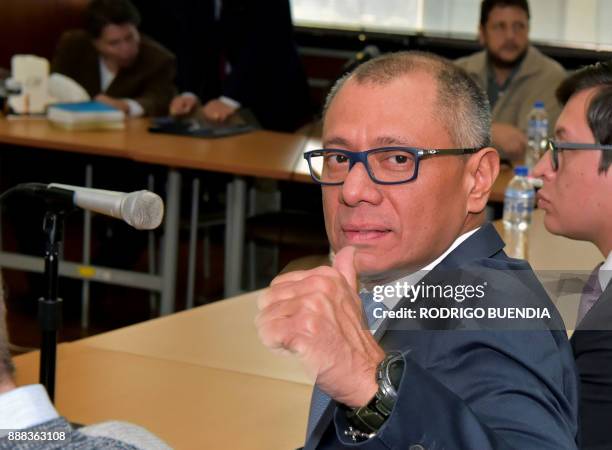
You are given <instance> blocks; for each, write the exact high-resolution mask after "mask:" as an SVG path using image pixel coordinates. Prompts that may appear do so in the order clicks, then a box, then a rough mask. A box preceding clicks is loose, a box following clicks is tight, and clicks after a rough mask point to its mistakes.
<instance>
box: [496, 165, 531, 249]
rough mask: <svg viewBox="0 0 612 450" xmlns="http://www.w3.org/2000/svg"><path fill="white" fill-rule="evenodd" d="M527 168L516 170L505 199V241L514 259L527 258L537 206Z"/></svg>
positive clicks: (522, 167) (521, 167) (520, 167)
mask: <svg viewBox="0 0 612 450" xmlns="http://www.w3.org/2000/svg"><path fill="white" fill-rule="evenodd" d="M527 174H528V170H527V167H525V166H519V167H516V168H515V169H514V178H512V180H511V181H510V183H509V184H508V187H507V188H506V195H505V198H504V217H503V223H504V241H505V242H506V253H507V254H508V255H509V256H511V257H514V258H525V257H526V256H527V233H526V230H527V228H529V224H530V223H531V215H532V213H533V207H534V204H535V191H534V189H533V186H532V184H531V183H530V182H529V180H528V179H527Z"/></svg>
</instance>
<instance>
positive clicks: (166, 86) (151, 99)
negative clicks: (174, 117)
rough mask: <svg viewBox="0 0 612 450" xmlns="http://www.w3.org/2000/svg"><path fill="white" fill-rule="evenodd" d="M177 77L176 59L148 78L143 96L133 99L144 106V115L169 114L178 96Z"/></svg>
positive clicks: (161, 66)
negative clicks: (175, 80)
mask: <svg viewBox="0 0 612 450" xmlns="http://www.w3.org/2000/svg"><path fill="white" fill-rule="evenodd" d="M175 75H176V68H175V59H174V58H168V59H167V60H165V61H164V63H162V64H159V67H158V68H157V70H156V71H155V73H153V74H152V75H151V76H150V77H148V79H147V81H146V82H145V83H146V84H145V86H144V87H143V89H142V94H141V95H139V96H138V97H136V98H134V99H133V100H135V101H136V102H138V103H139V104H140V105H141V106H142V108H143V110H144V115H147V116H161V115H165V114H167V113H168V108H169V105H170V103H171V101H172V99H173V98H174V96H175V95H176V87H175V86H174V78H175Z"/></svg>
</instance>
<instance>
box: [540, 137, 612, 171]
mask: <svg viewBox="0 0 612 450" xmlns="http://www.w3.org/2000/svg"><path fill="white" fill-rule="evenodd" d="M546 149H547V150H550V153H551V156H552V157H551V158H550V161H551V164H552V168H553V170H554V171H555V172H556V171H557V170H559V152H562V151H564V150H603V151H610V150H612V145H603V144H581V143H578V142H556V141H553V140H552V139H549V140H548V143H547V146H546Z"/></svg>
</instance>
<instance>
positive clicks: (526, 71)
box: [456, 0, 566, 160]
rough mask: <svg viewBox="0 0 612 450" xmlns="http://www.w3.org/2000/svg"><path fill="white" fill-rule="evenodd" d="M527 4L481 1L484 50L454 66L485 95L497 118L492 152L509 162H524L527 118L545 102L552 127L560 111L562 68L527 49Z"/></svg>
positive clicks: (522, 0) (514, 0)
mask: <svg viewBox="0 0 612 450" xmlns="http://www.w3.org/2000/svg"><path fill="white" fill-rule="evenodd" d="M529 18H530V15H529V4H528V3H527V0H483V1H482V3H481V9H480V27H479V31H478V36H479V40H480V43H481V45H482V46H483V47H484V50H482V51H480V52H478V53H475V54H473V55H470V56H467V57H464V58H460V59H458V60H457V61H456V64H457V65H458V66H459V67H462V68H463V69H465V70H466V71H467V72H468V73H469V74H470V75H471V76H472V77H474V79H475V80H476V81H477V82H478V84H479V85H480V86H481V87H482V88H483V89H484V90H485V92H486V93H487V96H488V98H489V103H490V105H491V110H492V114H493V124H492V128H491V131H492V135H493V146H494V147H496V148H497V149H498V150H501V151H502V154H503V155H504V156H506V157H508V158H510V159H515V160H516V159H518V160H520V159H522V158H523V157H524V154H525V149H526V146H527V135H526V129H527V116H528V114H529V111H530V110H531V109H532V108H533V106H534V103H535V102H536V101H543V102H544V106H545V108H546V111H547V112H548V118H549V124H550V125H549V126H550V127H551V128H552V124H554V123H555V121H556V120H557V117H558V115H559V111H560V105H559V103H558V101H557V99H556V98H555V89H556V88H557V86H559V84H560V83H561V81H563V79H564V78H565V76H566V73H565V70H564V69H563V67H562V66H561V65H560V64H559V63H557V62H556V61H554V60H552V59H551V58H549V57H547V56H545V55H543V54H542V53H541V52H540V51H539V50H538V49H536V48H535V47H534V46H532V45H530V43H529Z"/></svg>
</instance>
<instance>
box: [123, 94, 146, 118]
mask: <svg viewBox="0 0 612 450" xmlns="http://www.w3.org/2000/svg"><path fill="white" fill-rule="evenodd" d="M123 100H124V101H125V102H126V103H127V104H128V108H129V110H130V111H129V115H130V117H141V116H143V115H144V109H143V107H142V105H141V104H140V103H138V102H137V101H136V100H132V99H131V98H125V99H123Z"/></svg>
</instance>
